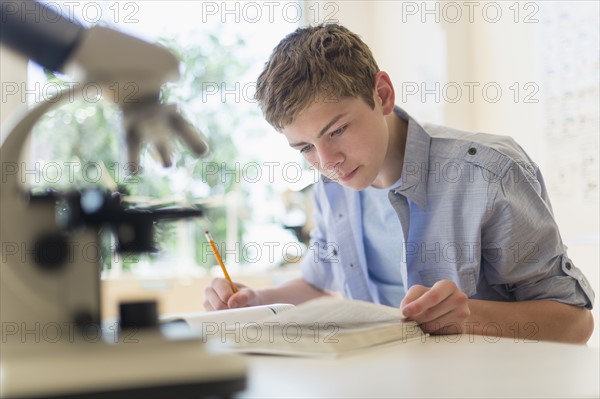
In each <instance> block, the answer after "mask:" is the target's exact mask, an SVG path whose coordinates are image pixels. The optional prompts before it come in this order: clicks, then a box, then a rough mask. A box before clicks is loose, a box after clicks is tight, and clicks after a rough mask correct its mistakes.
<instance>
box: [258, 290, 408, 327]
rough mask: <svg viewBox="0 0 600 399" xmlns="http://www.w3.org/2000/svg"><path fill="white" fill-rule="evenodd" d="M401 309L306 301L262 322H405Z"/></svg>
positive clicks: (339, 301) (330, 300)
mask: <svg viewBox="0 0 600 399" xmlns="http://www.w3.org/2000/svg"><path fill="white" fill-rule="evenodd" d="M403 319H404V315H403V314H402V311H401V310H400V309H399V308H394V307H391V306H384V305H379V304H375V303H370V302H364V301H356V300H348V299H339V298H331V297H323V298H317V299H313V300H311V301H309V302H305V303H303V304H301V305H299V306H297V307H295V308H294V309H291V310H289V311H287V312H285V313H283V314H277V315H272V316H270V317H268V318H266V319H264V320H262V322H277V323H281V324H286V323H298V324H300V325H314V324H315V323H318V324H323V325H325V324H328V323H335V324H337V325H338V326H342V327H343V326H359V325H361V324H374V323H386V322H400V321H403Z"/></svg>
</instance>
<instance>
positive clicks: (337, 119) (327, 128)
mask: <svg viewBox="0 0 600 399" xmlns="http://www.w3.org/2000/svg"><path fill="white" fill-rule="evenodd" d="M346 115H347V113H343V114H339V115H337V116H336V117H335V118H333V119H332V120H331V121H329V123H328V124H326V125H325V127H323V129H321V131H320V132H319V135H318V136H317V138H321V136H323V135H324V134H325V133H327V131H328V130H329V129H331V126H333V125H334V124H335V123H336V122H337V121H339V120H340V119H342V118H343V117H344V116H346ZM306 144H308V143H305V142H303V141H302V142H299V143H290V147H299V146H302V145H306Z"/></svg>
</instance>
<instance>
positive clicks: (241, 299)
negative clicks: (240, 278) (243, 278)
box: [227, 289, 249, 309]
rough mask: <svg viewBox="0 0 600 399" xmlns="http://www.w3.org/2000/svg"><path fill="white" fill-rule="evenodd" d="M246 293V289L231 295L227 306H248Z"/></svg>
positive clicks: (232, 307)
mask: <svg viewBox="0 0 600 399" xmlns="http://www.w3.org/2000/svg"><path fill="white" fill-rule="evenodd" d="M248 291H249V290H247V289H243V290H239V291H238V292H237V293H235V294H233V295H232V296H231V297H230V298H229V301H227V306H229V308H231V309H234V308H243V307H245V306H248V299H249V298H248Z"/></svg>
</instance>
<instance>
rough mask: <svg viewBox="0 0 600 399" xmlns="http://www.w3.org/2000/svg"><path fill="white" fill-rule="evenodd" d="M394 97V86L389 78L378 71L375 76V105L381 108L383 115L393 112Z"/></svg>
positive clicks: (384, 73)
mask: <svg viewBox="0 0 600 399" xmlns="http://www.w3.org/2000/svg"><path fill="white" fill-rule="evenodd" d="M395 100H396V95H395V93H394V85H393V84H392V80H391V79H390V76H389V75H388V74H387V73H386V72H384V71H379V72H377V74H376V75H375V103H378V104H379V105H380V106H381V109H382V111H383V114H384V115H388V114H389V113H390V112H392V111H393V110H394V105H395V104H396V103H395Z"/></svg>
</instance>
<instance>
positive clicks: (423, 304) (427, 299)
mask: <svg viewBox="0 0 600 399" xmlns="http://www.w3.org/2000/svg"><path fill="white" fill-rule="evenodd" d="M457 289H458V288H457V287H456V284H454V283H453V282H452V281H449V280H443V281H438V282H437V283H435V284H434V285H433V287H431V289H429V290H428V291H427V292H425V293H423V295H421V296H419V297H418V298H417V299H415V300H414V301H412V302H410V303H409V304H408V305H406V306H404V307H403V308H402V312H403V313H404V315H405V316H406V317H411V318H414V317H415V316H416V315H419V314H420V313H422V312H424V311H426V310H427V309H429V308H432V307H434V306H437V305H439V304H440V303H441V302H443V301H444V300H445V299H446V298H448V297H449V296H451V295H452V293H453V292H454V291H456V290H457Z"/></svg>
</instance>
